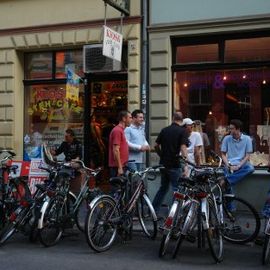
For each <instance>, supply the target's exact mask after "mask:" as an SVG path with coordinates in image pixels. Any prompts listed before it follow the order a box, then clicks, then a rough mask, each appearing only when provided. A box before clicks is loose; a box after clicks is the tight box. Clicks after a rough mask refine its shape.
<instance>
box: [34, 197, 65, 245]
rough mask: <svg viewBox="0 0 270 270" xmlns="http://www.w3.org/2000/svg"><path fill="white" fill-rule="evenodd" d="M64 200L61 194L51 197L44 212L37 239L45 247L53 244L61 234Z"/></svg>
mask: <svg viewBox="0 0 270 270" xmlns="http://www.w3.org/2000/svg"><path fill="white" fill-rule="evenodd" d="M65 207H66V205H65V202H64V198H63V197H62V196H55V197H53V198H52V199H51V200H50V202H49V205H48V207H47V209H46V211H45V213H44V218H43V226H42V229H40V230H39V240H40V242H41V243H42V244H43V245H44V246H45V247H50V246H53V245H55V244H56V243H57V242H58V241H59V239H60V238H61V236H62V233H63V228H62V224H61V218H62V217H63V214H64V213H65Z"/></svg>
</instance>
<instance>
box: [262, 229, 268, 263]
mask: <svg viewBox="0 0 270 270" xmlns="http://www.w3.org/2000/svg"><path fill="white" fill-rule="evenodd" d="M269 261H270V236H269V235H268V234H266V235H265V238H264V243H263V253H262V264H263V265H266V264H268V263H269Z"/></svg>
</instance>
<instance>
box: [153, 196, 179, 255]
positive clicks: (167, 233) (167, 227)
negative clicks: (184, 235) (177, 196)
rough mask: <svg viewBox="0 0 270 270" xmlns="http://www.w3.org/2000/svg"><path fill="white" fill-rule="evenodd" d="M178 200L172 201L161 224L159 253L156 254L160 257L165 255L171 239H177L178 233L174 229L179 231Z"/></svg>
mask: <svg viewBox="0 0 270 270" xmlns="http://www.w3.org/2000/svg"><path fill="white" fill-rule="evenodd" d="M180 207H181V206H180V205H179V201H176V200H175V201H174V202H173V204H172V206H171V208H170V211H169V215H168V217H167V218H166V219H165V222H164V225H163V235H162V239H161V242H160V246H159V253H158V256H159V257H160V258H162V257H163V256H165V254H166V252H167V250H168V249H169V246H170V243H171V242H172V241H171V240H175V239H178V237H179V234H178V232H177V233H175V231H176V230H178V231H179V232H180V226H177V225H179V224H178V223H179V222H178V220H179V218H181V217H179V209H180Z"/></svg>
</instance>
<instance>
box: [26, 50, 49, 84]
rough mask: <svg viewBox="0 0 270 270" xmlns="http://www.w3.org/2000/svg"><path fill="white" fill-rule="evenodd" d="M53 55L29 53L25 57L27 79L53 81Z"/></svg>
mask: <svg viewBox="0 0 270 270" xmlns="http://www.w3.org/2000/svg"><path fill="white" fill-rule="evenodd" d="M52 61H53V58H52V53H51V52H42V53H29V54H26V55H25V63H26V65H25V79H27V80H37V79H52Z"/></svg>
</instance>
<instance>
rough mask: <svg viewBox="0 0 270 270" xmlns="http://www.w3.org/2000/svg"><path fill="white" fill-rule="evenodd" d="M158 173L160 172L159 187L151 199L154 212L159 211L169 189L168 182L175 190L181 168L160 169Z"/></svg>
mask: <svg viewBox="0 0 270 270" xmlns="http://www.w3.org/2000/svg"><path fill="white" fill-rule="evenodd" d="M160 174H161V184H160V188H159V190H158V192H157V193H156V196H155V198H154V200H153V207H154V209H155V211H156V212H158V211H159V209H160V206H161V204H162V202H163V200H164V198H165V195H166V194H167V192H168V190H169V186H170V184H171V186H172V189H173V192H174V191H177V189H178V183H179V178H180V176H181V174H182V169H181V168H170V169H168V168H166V169H161V170H160Z"/></svg>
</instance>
